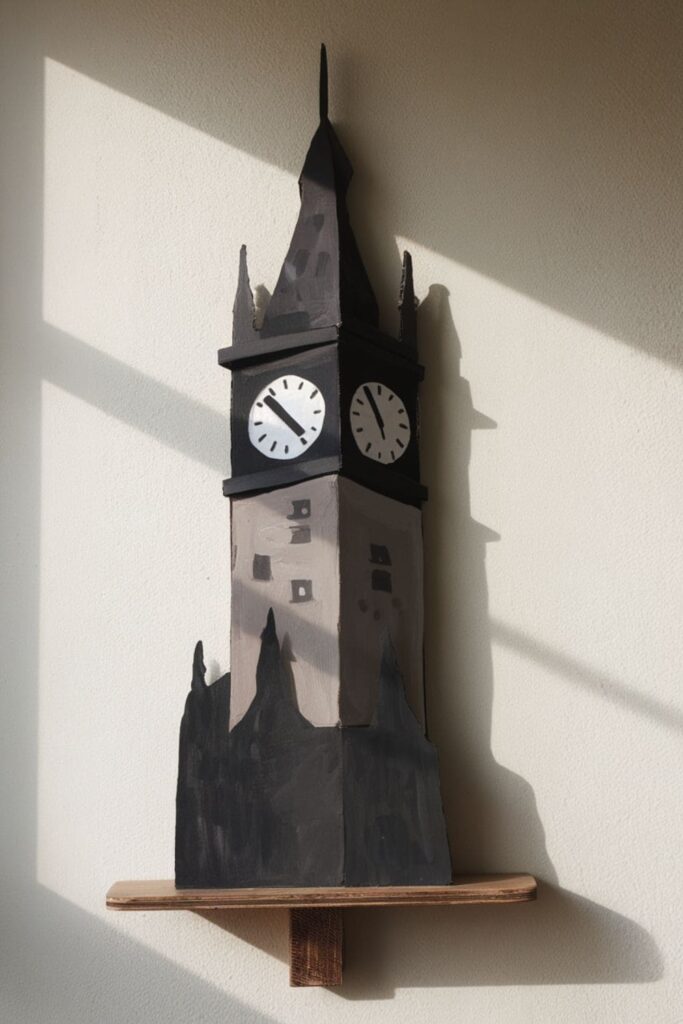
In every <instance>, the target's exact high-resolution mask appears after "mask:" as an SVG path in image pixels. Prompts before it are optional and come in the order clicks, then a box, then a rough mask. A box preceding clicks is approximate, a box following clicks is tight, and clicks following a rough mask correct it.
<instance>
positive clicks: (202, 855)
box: [176, 612, 451, 888]
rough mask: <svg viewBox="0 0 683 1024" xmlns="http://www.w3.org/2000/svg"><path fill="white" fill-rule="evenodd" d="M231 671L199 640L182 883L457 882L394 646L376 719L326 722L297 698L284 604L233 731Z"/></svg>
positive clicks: (434, 774) (433, 772)
mask: <svg viewBox="0 0 683 1024" xmlns="http://www.w3.org/2000/svg"><path fill="white" fill-rule="evenodd" d="M229 718H230V677H229V676H224V677H223V678H222V679H219V680H218V681H217V682H216V683H214V684H213V685H212V686H207V685H206V682H205V670H204V665H203V661H202V649H201V644H198V645H197V650H196V651H195V662H194V671H193V680H192V689H191V691H190V693H189V695H188V697H187V701H186V705H185V714H184V715H183V720H182V723H181V729H180V761H179V772H178V792H177V817H176V885H177V886H178V888H214V887H215V888H241V887H260V886H318V887H319V886H334V885H355V886H358V885H410V884H414V885H446V884H448V883H449V882H450V880H451V864H450V856H449V851H448V842H447V838H446V828H445V823H444V818H443V810H442V807H441V796H440V789H439V776H438V764H437V756H436V751H435V749H434V747H433V746H432V744H431V743H429V741H428V740H427V739H426V738H425V737H424V736H423V734H422V731H421V729H420V726H419V724H418V722H417V721H416V719H415V717H414V715H413V713H412V711H411V710H410V708H409V706H408V704H407V701H406V699H405V694H404V690H403V682H402V680H401V676H400V674H399V671H398V666H397V664H396V659H395V655H394V653H393V650H392V649H391V647H390V646H389V645H387V647H386V649H385V653H384V657H383V660H382V670H381V679H380V696H379V700H378V705H377V711H376V715H375V719H374V721H373V723H372V725H370V726H365V727H356V728H345V729H341V728H316V727H315V726H313V725H311V723H310V722H308V721H307V720H306V719H305V718H304V717H303V715H301V713H300V712H299V710H298V709H297V707H296V704H295V701H294V698H293V694H292V687H291V681H290V679H289V677H288V674H287V671H286V669H285V666H284V664H283V662H282V659H281V654H280V645H279V643H278V639H277V634H276V631H275V621H274V618H273V614H272V612H271V613H270V614H269V616H268V622H267V625H266V628H265V630H264V632H263V634H262V645H261V655H260V659H259V664H258V668H257V692H256V696H255V698H254V701H253V703H252V704H251V707H250V708H249V710H248V711H247V713H246V715H245V716H244V718H243V719H242V720H241V721H240V722H238V724H237V725H236V726H235V727H234V728H233V729H232V731H231V732H228V722H229Z"/></svg>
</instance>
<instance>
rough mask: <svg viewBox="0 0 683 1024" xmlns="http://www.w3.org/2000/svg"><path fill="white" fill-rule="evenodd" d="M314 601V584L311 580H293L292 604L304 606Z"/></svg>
mask: <svg viewBox="0 0 683 1024" xmlns="http://www.w3.org/2000/svg"><path fill="white" fill-rule="evenodd" d="M312 600H313V583H312V581H311V580H292V604H302V603H303V602H304V601H312Z"/></svg>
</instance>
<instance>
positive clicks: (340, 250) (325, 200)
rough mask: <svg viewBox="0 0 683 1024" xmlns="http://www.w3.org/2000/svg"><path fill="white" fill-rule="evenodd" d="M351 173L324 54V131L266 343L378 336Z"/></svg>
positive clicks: (311, 160)
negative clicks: (350, 328) (370, 332)
mask: <svg viewBox="0 0 683 1024" xmlns="http://www.w3.org/2000/svg"><path fill="white" fill-rule="evenodd" d="M352 174H353V168H352V167H351V164H350V163H349V159H348V157H347V156H346V153H345V152H344V150H343V149H342V146H341V143H340V142H339V139H338V138H337V136H336V134H335V131H334V129H333V127H332V125H331V124H330V122H329V120H328V118H327V54H326V51H325V47H324V46H323V47H322V49H321V51H320V125H319V127H318V129H317V131H316V133H315V135H314V136H313V139H312V140H311V145H310V146H309V149H308V153H307V155H306V160H305V162H304V166H303V170H302V172H301V176H300V178H299V192H300V195H301V210H300V212H299V219H298V221H297V224H296V227H295V229H294V234H293V236H292V241H291V243H290V246H289V252H288V253H287V256H286V258H285V262H284V263H283V265H282V270H281V271H280V276H279V278H278V282H277V285H276V287H275V291H274V292H273V296H272V298H271V300H270V302H269V303H268V308H267V309H266V313H265V317H264V321H263V327H262V329H261V337H262V338H268V337H273V336H275V335H281V334H295V333H299V332H304V331H310V330H315V329H317V328H332V327H337V328H338V327H340V326H341V325H342V323H349V322H352V321H356V322H358V323H360V324H364V325H366V326H367V327H371V328H376V327H377V323H378V319H379V314H378V309H377V300H376V299H375V296H374V293H373V291H372V286H371V284H370V280H369V278H368V275H367V271H366V270H365V267H364V265H363V260H362V258H361V255H360V252H359V251H358V246H357V244H356V240H355V238H354V235H353V231H352V230H351V223H350V220H349V214H348V210H347V208H346V191H347V189H348V187H349V182H350V180H351V175H352Z"/></svg>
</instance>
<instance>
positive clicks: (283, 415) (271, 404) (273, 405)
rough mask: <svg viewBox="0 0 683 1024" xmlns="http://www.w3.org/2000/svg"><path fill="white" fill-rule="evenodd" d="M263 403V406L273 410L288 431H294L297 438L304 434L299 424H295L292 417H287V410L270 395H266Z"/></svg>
mask: <svg viewBox="0 0 683 1024" xmlns="http://www.w3.org/2000/svg"><path fill="white" fill-rule="evenodd" d="M263 402H264V405H267V406H268V408H269V409H272V410H273V412H274V413H275V415H276V416H279V417H280V419H281V420H282V422H283V423H284V424H285V425H286V426H288V427H289V429H290V430H293V431H294V433H295V434H296V436H297V437H301V435H302V434H305V433H306V431H305V430H304V428H303V427H302V426H301V424H300V423H297V421H296V420H295V419H294V417H293V416H290V415H289V413H288V412H287V410H286V409H285V408H283V407H282V406H281V405H280V403H279V402H278V401H277V399H275V398H272V397H271V395H266V397H265V398H264V399H263Z"/></svg>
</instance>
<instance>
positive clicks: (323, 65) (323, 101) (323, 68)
mask: <svg viewBox="0 0 683 1024" xmlns="http://www.w3.org/2000/svg"><path fill="white" fill-rule="evenodd" d="M320 120H321V121H326V120H327V50H326V49H325V44H324V43H322V44H321V46H320Z"/></svg>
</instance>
